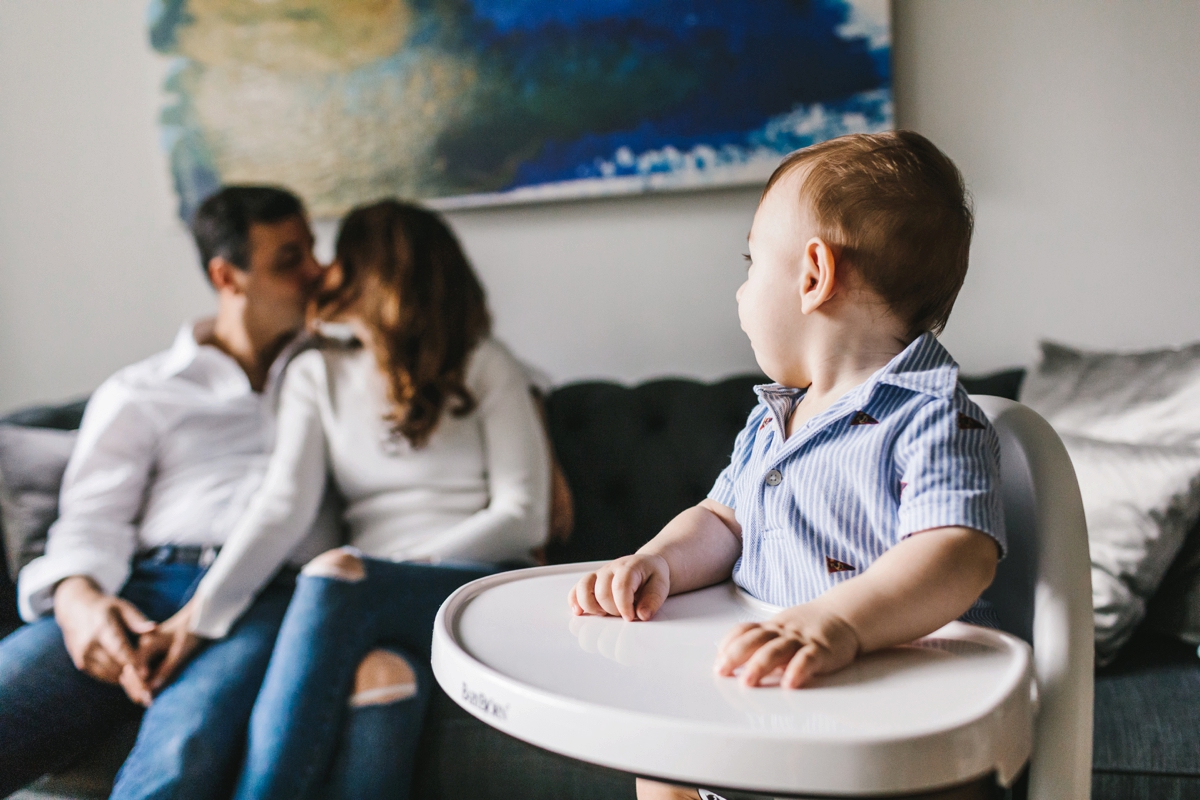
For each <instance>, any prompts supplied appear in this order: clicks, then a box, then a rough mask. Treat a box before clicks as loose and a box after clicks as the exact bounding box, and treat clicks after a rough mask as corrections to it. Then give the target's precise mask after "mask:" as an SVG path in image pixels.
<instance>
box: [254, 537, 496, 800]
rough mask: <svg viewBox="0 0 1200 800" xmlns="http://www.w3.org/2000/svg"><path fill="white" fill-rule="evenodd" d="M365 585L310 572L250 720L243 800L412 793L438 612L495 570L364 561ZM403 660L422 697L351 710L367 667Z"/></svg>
mask: <svg viewBox="0 0 1200 800" xmlns="http://www.w3.org/2000/svg"><path fill="white" fill-rule="evenodd" d="M363 565H364V567H365V569H366V575H365V577H364V578H363V579H362V580H357V581H349V580H342V579H338V578H330V577H318V576H314V575H304V574H301V575H300V577H299V578H298V579H297V582H296V594H295V597H294V598H293V599H292V604H291V607H289V608H288V612H287V617H286V618H285V620H284V623H283V627H282V629H281V630H280V632H279V640H278V641H277V642H276V644H275V652H274V654H273V655H272V656H271V666H270V668H269V669H268V671H267V676H266V678H265V680H264V681H263V687H262V692H261V693H260V694H259V697H258V701H257V702H256V703H255V706H254V713H253V716H252V717H251V721H250V733H249V743H248V745H247V754H246V764H245V767H244V768H243V771H242V775H241V778H240V780H239V781H238V788H237V792H236V794H235V795H234V796H235V798H236V800H265V799H270V800H301V799H302V798H308V797H314V796H323V797H327V798H360V797H369V798H372V799H373V800H400V799H402V798H407V797H408V796H409V790H410V785H411V782H412V774H413V762H414V758H415V756H416V750H417V744H418V743H419V741H420V735H421V724H422V721H423V720H424V716H425V709H426V706H427V704H428V701H429V697H430V695H431V692H432V689H433V672H432V670H431V669H430V667H429V650H430V645H431V642H432V639H433V620H434V617H435V616H436V615H437V611H438V608H439V607H440V606H441V604H442V601H443V600H445V599H446V598H447V597H448V596H449V595H450V594H451V593H452V592H453V591H454V590H455V589H457V588H458V587H459V586H461V585H462V584H464V583H467V582H468V581H471V580H474V579H475V578H479V577H482V576H484V575H490V574H492V573H494V572H495V569H494V568H488V567H485V566H483V565H480V566H478V567H468V566H462V567H455V566H434V565H431V564H413V563H395V562H391V561H380V560H378V559H374V558H364V559H363ZM379 647H382V648H386V649H389V650H392V651H394V652H396V653H399V654H400V655H401V656H403V657H404V659H405V660H406V661H408V663H409V665H410V666H412V668H413V672H414V673H415V674H416V683H417V686H416V694H415V695H414V696H413V697H410V698H407V699H404V700H399V701H395V702H390V703H387V704H384V705H376V706H363V707H360V708H356V709H353V710H352V711H351V710H350V709H348V708H347V699H348V698H349V696H350V692H351V687H352V685H353V683H354V675H355V671H356V669H357V667H358V663H359V661H361V660H362V658H363V656H365V655H366V654H367V653H368V652H370V651H371V650H373V649H375V648H379Z"/></svg>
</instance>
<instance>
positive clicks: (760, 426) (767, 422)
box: [758, 417, 773, 431]
mask: <svg viewBox="0 0 1200 800" xmlns="http://www.w3.org/2000/svg"><path fill="white" fill-rule="evenodd" d="M772 421H773V420H772V418H771V417H767V418H766V419H764V420H763V421H762V425H759V426H758V429H759V430H760V431H761V430H762V429H764V428H766V427H767V426H768V425H770V424H771V422H772Z"/></svg>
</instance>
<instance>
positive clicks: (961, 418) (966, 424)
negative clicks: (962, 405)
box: [958, 413, 984, 431]
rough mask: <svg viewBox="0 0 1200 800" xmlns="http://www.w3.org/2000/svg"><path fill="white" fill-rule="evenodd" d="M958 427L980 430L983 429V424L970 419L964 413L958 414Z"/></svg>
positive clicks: (964, 429)
mask: <svg viewBox="0 0 1200 800" xmlns="http://www.w3.org/2000/svg"><path fill="white" fill-rule="evenodd" d="M958 429H959V430H960V431H981V430H983V429H984V424H983V423H982V422H980V421H979V420H977V419H972V418H971V417H968V416H967V415H966V414H962V413H960V414H959V415H958Z"/></svg>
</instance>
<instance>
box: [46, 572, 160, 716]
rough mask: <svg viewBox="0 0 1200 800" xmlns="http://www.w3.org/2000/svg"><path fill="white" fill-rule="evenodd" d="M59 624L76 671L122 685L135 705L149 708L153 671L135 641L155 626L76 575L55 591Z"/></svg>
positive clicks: (137, 612) (116, 599)
mask: <svg viewBox="0 0 1200 800" xmlns="http://www.w3.org/2000/svg"><path fill="white" fill-rule="evenodd" d="M54 619H55V621H56V622H58V627H59V628H60V629H61V630H62V634H63V641H64V642H65V643H66V646H67V653H69V654H70V656H71V661H72V662H73V663H74V664H75V666H76V668H78V669H79V670H80V671H81V672H84V673H86V674H88V675H91V676H92V677H93V678H95V679H96V680H99V681H103V682H105V683H118V684H120V685H121V687H122V688H123V689H125V693H126V694H128V695H129V697H130V699H131V700H133V701H134V702H135V703H141V704H142V705H149V704H150V701H151V700H152V696H151V694H150V688H149V686H148V685H147V680H148V679H149V677H150V667H149V664H148V662H147V660H146V658H145V656H144V654H142V653H140V652H139V651H138V650H137V649H135V647H134V646H133V643H132V641H131V637H132V636H141V635H144V634H148V633H150V632H152V631H153V630H154V629H155V627H156V626H155V624H154V623H153V622H151V621H150V620H148V619H146V617H145V616H143V615H142V612H140V611H138V610H137V608H135V607H134V606H133V604H132V603H130V602H128V601H127V600H122V599H121V598H119V597H112V596H110V595H106V594H104V593H103V592H102V591H100V589H99V588H98V587H97V586H96V584H95V583H93V582H92V580H91V579H90V578H86V577H83V576H78V575H77V576H73V577H70V578H67V579H66V580H64V581H62V582H61V583H59V584H58V587H57V588H56V589H55V591H54Z"/></svg>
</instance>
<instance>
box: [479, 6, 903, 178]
mask: <svg viewBox="0 0 1200 800" xmlns="http://www.w3.org/2000/svg"><path fill="white" fill-rule="evenodd" d="M473 8H474V10H475V14H476V16H477V19H478V20H479V21H481V22H482V23H483V24H481V25H480V35H478V36H476V37H475V38H474V42H475V45H476V46H477V47H479V48H480V49H481V50H483V51H488V52H490V53H491V54H492V55H493V56H497V55H498V56H499V57H500V58H502V59H503V58H508V59H511V60H512V64H513V66H512V73H513V74H514V76H518V77H519V79H520V83H521V85H522V86H523V87H524V90H525V93H526V94H527V95H532V96H533V97H535V98H536V97H537V96H538V95H539V94H540V93H541V92H542V91H543V87H544V85H545V84H547V83H551V82H554V83H570V82H571V80H572V79H573V77H576V76H573V75H572V74H571V73H572V72H578V69H579V64H578V62H579V61H580V60H586V59H587V58H588V57H589V55H590V56H593V57H594V56H595V54H596V53H598V52H602V51H603V48H604V47H605V44H606V43H609V44H611V45H617V46H619V47H620V48H621V49H622V58H621V59H620V61H618V62H617V63H616V64H614V65H612V66H613V67H614V68H613V69H612V71H611V72H610V78H609V80H608V81H606V85H605V86H604V87H603V88H606V89H608V90H610V91H612V92H617V93H624V94H630V95H635V94H637V93H638V92H639V89H640V88H642V87H641V86H639V84H642V85H643V86H644V81H645V80H646V78H647V75H650V76H653V77H652V79H653V78H657V79H658V82H659V83H660V84H661V86H662V88H663V89H665V90H666V91H665V92H663V93H662V94H661V95H660V98H659V99H661V102H654V100H655V98H651V101H652V102H651V103H650V104H649V105H650V106H652V107H649V108H647V109H646V111H645V113H643V114H641V115H639V117H638V119H637V120H636V121H634V124H629V122H630V121H628V120H625V119H621V118H620V115H619V114H616V115H610V116H609V117H608V118H605V117H604V115H603V114H597V113H595V110H597V105H602V104H597V103H596V102H595V100H596V98H595V95H594V94H591V95H584V96H583V98H582V99H580V100H578V101H577V102H578V103H579V107H578V108H577V109H574V110H573V111H574V113H576V114H577V115H578V116H581V117H585V118H587V117H590V119H589V121H588V125H587V128H586V130H585V131H581V132H580V133H579V134H578V135H577V136H575V137H565V136H555V135H553V134H552V133H551V132H549V131H547V133H550V135H547V136H546V137H545V138H544V139H543V142H542V145H541V147H540V149H539V150H538V151H537V152H536V154H534V155H532V156H531V157H529V158H527V159H525V160H524V161H523V162H522V163H521V164H520V165H519V167H518V168H517V170H516V172H515V174H514V175H513V176H512V179H511V180H510V181H509V182H507V183H506V184H505V186H504V187H503V188H504V189H513V188H518V187H521V186H532V185H537V184H541V183H552V182H558V181H566V180H573V179H578V178H585V177H608V176H611V175H612V174H617V175H621V174H636V172H637V171H638V170H639V169H643V168H645V161H646V160H645V159H641V160H640V161H638V160H635V162H634V163H632V164H626V165H616V169H615V172H613V171H611V170H609V171H605V169H604V165H603V164H602V163H601V162H603V161H608V162H610V164H611V163H615V162H612V156H613V154H615V153H617V152H618V151H621V150H622V149H624V150H625V151H628V152H632V153H635V154H642V153H648V152H652V151H656V150H661V149H663V148H674V149H675V150H677V151H690V150H694V149H695V148H697V147H701V146H707V147H708V148H712V149H714V150H716V151H721V150H724V151H725V152H726V154H727V156H728V158H726V159H724V160H723V161H722V160H720V159H719V160H718V162H719V163H728V162H729V161H730V160H732V161H735V162H736V161H737V160H738V159H739V158H741V159H743V160H744V153H743V154H742V155H737V154H731V153H730V151H729V149H730V148H741V149H742V150H747V149H753V150H755V151H761V150H762V149H763V148H774V149H776V150H777V151H778V152H781V153H782V152H787V151H786V150H783V151H779V150H778V149H777V148H778V147H782V146H784V142H782V141H773V142H768V141H766V140H764V137H763V136H762V135H761V132H762V131H761V129H762V128H763V126H764V124H765V123H766V122H767V121H768V120H770V119H772V118H775V117H779V116H780V115H785V114H788V113H789V112H793V111H795V110H797V108H798V107H803V106H808V107H814V106H815V105H817V104H821V107H822V109H823V110H824V111H825V112H826V113H853V112H862V111H867V112H868V113H867V114H866V115H865V117H864V119H866V121H867V124H868V126H870V127H872V128H881V127H886V126H887V125H888V124H890V119H891V117H890V113H891V112H890V104H887V103H880V102H875V103H870V102H864V101H862V100H861V99H856V98H859V97H860V96H861V95H862V94H863V93H870V92H872V91H876V92H878V90H880V89H886V88H887V87H888V86H889V85H890V79H891V75H890V59H889V50H888V48H887V47H875V48H872V47H871V43H870V41H869V40H868V39H867V38H866V37H855V36H850V37H846V36H842V35H841V34H840V33H839V29H840V28H842V27H843V26H845V25H846V24H847V22H848V21H849V18H850V13H851V9H850V7H849V5H848V4H847V3H845V2H840V1H839V0H812V1H811V2H800V3H797V2H787V0H756V1H755V2H752V3H746V2H729V1H728V0H663V1H662V2H656V3H644V2H643V3H636V2H628V1H627V0H593V2H589V3H561V2H555V1H554V0H522V1H520V2H508V1H507V0H503V1H502V0H475V2H474V3H473ZM575 42H585V43H588V45H589V48H590V52H588V50H585V51H584V52H583V53H578V52H577V51H576V50H575V48H573V47H572V46H571V44H572V43H575ZM562 52H572V53H574V54H576V55H577V56H579V57H577V58H576V59H570V58H566V59H564V58H562V57H561V56H560V55H559V54H560V53H562ZM664 67H665V70H664ZM656 71H657V72H656ZM680 86H686V87H687V88H686V90H685V91H683V92H679V91H678V87H680ZM672 89H674V91H673V92H672ZM876 96H877V95H876ZM532 105H536V101H535V102H534V103H533V104H532ZM867 106H871V108H869V109H868V108H867ZM533 116H536V113H535V114H533ZM564 133H565V132H564ZM805 138H806V137H804V136H798V137H791V139H793V140H796V141H803V143H804V144H809V143H811V141H812V137H808V138H809V140H808V141H804V139H805ZM796 146H803V144H800V145H796ZM789 149H791V148H789ZM651 171H658V172H663V171H670V167H669V166H668V163H667V162H662V163H660V164H658V166H656V167H653V168H652V170H651Z"/></svg>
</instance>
